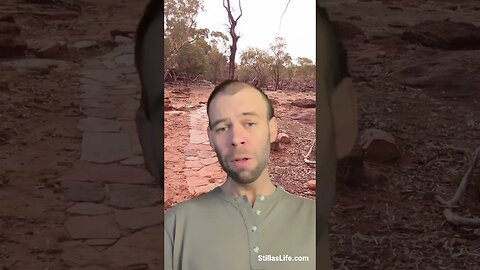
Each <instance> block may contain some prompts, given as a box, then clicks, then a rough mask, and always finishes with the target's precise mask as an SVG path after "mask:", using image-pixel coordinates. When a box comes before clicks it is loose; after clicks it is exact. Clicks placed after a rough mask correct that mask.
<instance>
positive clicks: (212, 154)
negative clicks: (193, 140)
mask: <svg viewBox="0 0 480 270" xmlns="http://www.w3.org/2000/svg"><path fill="white" fill-rule="evenodd" d="M198 157H199V158H213V157H214V158H216V157H217V155H216V154H215V152H214V151H200V153H198Z"/></svg>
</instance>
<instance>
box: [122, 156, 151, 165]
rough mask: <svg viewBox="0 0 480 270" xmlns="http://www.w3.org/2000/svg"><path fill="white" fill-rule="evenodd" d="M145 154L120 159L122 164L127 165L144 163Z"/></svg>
mask: <svg viewBox="0 0 480 270" xmlns="http://www.w3.org/2000/svg"><path fill="white" fill-rule="evenodd" d="M144 163H145V161H144V160H143V156H136V157H131V158H127V159H125V160H122V161H120V164H122V165H126V166H138V165H142V164H144Z"/></svg>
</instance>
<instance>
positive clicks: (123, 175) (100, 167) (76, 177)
mask: <svg viewBox="0 0 480 270" xmlns="http://www.w3.org/2000/svg"><path fill="white" fill-rule="evenodd" d="M60 180H61V181H92V182H100V183H121V184H151V183H153V182H154V181H155V179H154V178H153V177H152V176H151V175H150V173H149V172H148V171H147V170H145V169H138V168H132V167H127V166H121V165H118V164H92V163H88V162H80V163H77V164H76V165H75V167H74V168H73V169H71V170H70V171H68V172H67V173H65V174H64V175H63V176H61V177H60Z"/></svg>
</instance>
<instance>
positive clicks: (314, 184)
mask: <svg viewBox="0 0 480 270" xmlns="http://www.w3.org/2000/svg"><path fill="white" fill-rule="evenodd" d="M305 186H306V187H307V188H308V189H311V190H316V188H317V181H315V180H310V181H307V183H305Z"/></svg>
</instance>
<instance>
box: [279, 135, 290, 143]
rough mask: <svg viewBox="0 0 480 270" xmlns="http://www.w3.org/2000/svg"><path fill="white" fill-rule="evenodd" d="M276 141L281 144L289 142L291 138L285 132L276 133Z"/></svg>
mask: <svg viewBox="0 0 480 270" xmlns="http://www.w3.org/2000/svg"><path fill="white" fill-rule="evenodd" d="M277 141H278V142H279V143H283V144H290V143H291V142H292V139H290V137H289V136H288V135H287V134H286V133H278V136H277Z"/></svg>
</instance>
